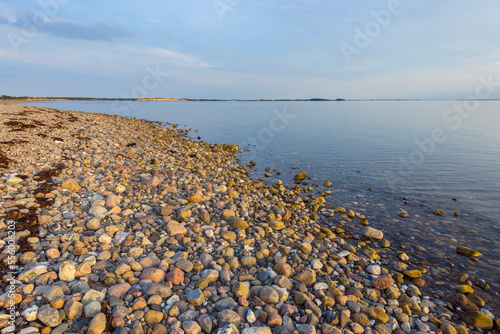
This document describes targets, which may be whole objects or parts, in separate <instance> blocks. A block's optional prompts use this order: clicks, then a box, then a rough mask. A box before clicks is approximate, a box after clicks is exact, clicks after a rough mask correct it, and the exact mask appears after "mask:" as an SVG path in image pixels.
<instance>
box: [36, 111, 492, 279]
mask: <svg viewBox="0 0 500 334" xmlns="http://www.w3.org/2000/svg"><path fill="white" fill-rule="evenodd" d="M453 104H458V105H459V106H461V105H462V104H463V102H461V101H449V102H445V101H420V102H419V101H401V102H396V101H387V102H370V101H366V102H350V101H346V102H133V104H132V105H130V106H127V105H126V104H125V103H123V102H121V103H117V102H55V103H49V104H47V103H43V104H33V105H35V106H40V107H49V108H56V109H63V110H78V111H86V112H93V113H106V114H121V115H123V114H124V111H126V112H125V114H126V116H131V117H136V118H142V119H148V120H154V121H165V122H171V123H178V124H180V126H181V127H184V128H192V129H197V130H198V132H194V131H193V132H191V136H192V137H193V138H194V139H196V137H198V136H200V137H201V139H202V140H205V141H208V142H218V143H231V144H236V145H242V146H245V145H246V146H245V147H250V148H251V152H246V153H244V154H243V155H242V156H241V159H242V162H243V163H245V164H246V163H247V162H248V161H250V160H255V161H257V165H256V168H257V169H258V170H257V171H256V172H255V175H254V177H256V178H257V177H259V178H262V177H263V176H264V173H265V171H264V168H265V167H271V169H277V170H279V171H280V172H281V176H279V177H276V179H277V178H279V179H281V180H283V181H284V182H285V183H287V182H291V181H292V178H293V175H295V174H296V173H297V172H298V171H297V170H295V169H292V168H293V167H296V166H299V167H300V171H304V172H308V173H309V175H310V176H311V177H312V180H311V181H309V182H310V184H312V183H316V184H319V185H322V184H323V183H324V182H326V181H332V182H333V184H334V185H333V187H332V188H331V189H330V190H332V191H333V192H334V195H333V196H331V197H330V200H329V204H330V205H343V206H345V207H346V208H348V209H354V210H357V211H359V212H364V213H365V214H366V215H367V217H368V219H369V220H370V221H371V222H373V225H374V226H375V227H378V228H381V229H382V230H384V231H385V232H386V234H387V235H388V237H389V238H390V240H393V241H394V243H395V244H404V243H406V242H408V241H411V240H414V241H413V242H414V243H415V244H421V245H423V246H424V247H427V248H429V249H432V250H433V251H435V252H436V254H437V255H436V259H438V258H439V256H442V255H443V253H444V255H446V256H451V257H452V258H455V259H456V256H455V255H454V249H455V248H456V246H457V245H467V246H470V247H473V248H476V249H477V250H479V251H481V252H483V254H485V256H484V257H483V259H485V261H480V262H479V263H478V264H477V268H476V269H477V270H479V271H485V272H488V274H487V275H489V277H490V279H491V280H492V281H496V284H498V283H500V280H499V277H498V267H496V269H492V268H495V266H494V265H492V264H489V263H488V262H487V261H486V260H487V259H499V258H500V243H499V240H500V224H499V221H500V191H499V189H500V101H483V102H480V103H479V106H478V108H476V109H474V110H472V111H471V112H470V113H469V116H468V117H466V115H465V114H463V115H460V114H458V113H449V111H448V109H450V108H451V107H452V106H453ZM117 109H120V110H121V111H120V112H117ZM278 115H281V116H278ZM284 115H288V116H284ZM433 133H434V139H433ZM252 138H253V139H252ZM250 142H251V143H253V144H256V145H257V146H256V147H253V146H247V145H248V143H250ZM417 142H419V143H422V142H425V143H426V144H425V145H424V146H422V148H420V147H421V146H419V145H418V144H417ZM362 183H364V184H362ZM291 185H293V183H291ZM368 188H372V190H373V191H369V190H368ZM318 190H325V189H324V188H322V187H320V188H318ZM404 197H406V198H408V202H409V205H405V204H404V203H403V198H404ZM453 198H455V199H457V201H453V200H452V199H453ZM401 209H405V210H407V211H408V213H409V214H410V217H409V218H407V219H401V218H400V217H399V213H400V212H401ZM436 209H440V210H442V211H444V212H446V213H447V216H446V217H437V216H434V215H433V214H432V213H431V211H433V210H436ZM455 211H457V212H459V213H460V217H458V218H455V217H453V212H455ZM443 221H444V222H443ZM436 240H442V241H445V243H446V245H445V246H443V245H442V244H441V243H439V242H437V243H436ZM426 256H431V255H429V254H426ZM494 283H495V282H494Z"/></svg>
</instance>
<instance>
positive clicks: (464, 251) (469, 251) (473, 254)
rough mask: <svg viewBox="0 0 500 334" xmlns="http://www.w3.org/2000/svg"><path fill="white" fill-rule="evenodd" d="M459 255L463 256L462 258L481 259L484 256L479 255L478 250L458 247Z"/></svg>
mask: <svg viewBox="0 0 500 334" xmlns="http://www.w3.org/2000/svg"><path fill="white" fill-rule="evenodd" d="M457 254H458V255H462V256H467V257H480V256H482V255H483V254H481V253H479V252H478V251H476V250H473V249H472V248H468V247H465V246H458V247H457Z"/></svg>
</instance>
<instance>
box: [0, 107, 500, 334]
mask: <svg viewBox="0 0 500 334" xmlns="http://www.w3.org/2000/svg"><path fill="white" fill-rule="evenodd" d="M0 120H1V121H0V174H1V175H0V251H1V253H0V277H1V278H2V281H1V284H0V289H1V290H0V309H1V310H0V332H1V333H8V332H12V333H23V334H28V333H47V334H49V333H93V334H98V333H133V334H141V333H155V334H160V333H175V334H183V333H186V334H199V333H206V334H210V333H217V334H226V333H227V334H239V333H242V334H271V333H273V334H316V333H323V334H342V333H343V334H362V333H367V334H371V333H380V334H386V333H394V334H405V333H406V334H409V333H436V334H440V333H444V334H465V333H495V332H499V331H500V318H499V317H500V310H498V309H497V305H499V300H498V299H499V298H500V297H499V296H498V294H497V293H492V292H491V289H490V285H489V284H488V282H487V281H486V280H484V279H482V278H481V277H473V276H470V275H468V274H467V273H465V272H462V273H460V272H457V273H456V274H455V275H454V277H453V281H447V282H446V284H447V286H446V287H445V288H444V287H443V286H442V285H439V286H437V285H434V284H427V283H426V282H429V281H431V282H433V281H434V280H432V279H431V280H429V279H428V277H430V276H431V275H432V271H430V270H429V268H426V267H425V266H422V265H421V264H420V262H419V263H415V262H414V261H413V259H412V258H411V254H410V255H409V254H407V253H405V252H404V249H396V248H394V247H392V246H391V240H388V239H387V238H385V237H384V233H383V232H382V231H381V230H380V229H378V228H377V222H376V221H370V222H368V220H367V219H366V217H365V215H364V214H362V213H359V212H355V211H353V210H352V208H344V207H335V208H332V209H328V210H326V208H325V198H324V197H326V196H329V195H331V193H329V192H328V191H326V192H324V194H320V195H319V196H318V195H314V194H313V193H312V191H311V190H312V189H311V187H307V186H304V185H303V183H302V181H304V180H305V179H306V178H307V173H306V171H304V172H300V173H297V175H296V176H295V181H296V185H295V186H294V187H288V188H287V187H285V186H284V184H283V183H282V182H281V181H279V180H278V181H277V182H275V181H273V183H272V184H269V182H266V180H265V179H259V178H256V177H254V176H253V175H252V174H253V166H252V165H251V164H249V165H247V166H244V165H242V164H241V163H240V162H239V160H238V153H239V152H240V149H239V148H238V147H237V146H235V145H230V144H214V143H207V142H204V141H192V140H190V139H189V137H188V131H187V130H183V129H179V128H177V126H176V125H175V124H169V123H160V122H150V121H143V120H137V119H132V118H124V117H118V116H110V115H102V114H89V113H82V112H73V111H60V110H55V109H49V108H35V107H27V106H22V105H8V104H0ZM329 186H331V183H330V184H329V185H328V184H325V187H327V188H328V187H329ZM325 212H327V214H328V216H330V217H333V216H335V217H336V218H337V219H336V221H338V222H339V223H337V224H326V223H325V222H324V221H323V220H322V219H321V217H322V216H324V214H325ZM456 252H457V254H459V255H460V256H461V257H463V259H464V261H482V259H481V256H482V254H481V253H479V252H478V251H476V250H474V249H470V248H467V247H463V246H459V247H457V250H456ZM493 260H494V259H493Z"/></svg>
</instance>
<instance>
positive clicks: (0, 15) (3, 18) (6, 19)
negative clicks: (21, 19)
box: [0, 4, 17, 24]
mask: <svg viewBox="0 0 500 334" xmlns="http://www.w3.org/2000/svg"><path fill="white" fill-rule="evenodd" d="M16 21H17V17H16V15H14V13H12V12H11V11H10V10H9V9H8V8H7V7H5V6H2V5H1V4H0V24H7V23H14V22H16Z"/></svg>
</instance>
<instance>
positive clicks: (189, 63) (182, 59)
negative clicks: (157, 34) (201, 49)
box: [148, 48, 214, 68]
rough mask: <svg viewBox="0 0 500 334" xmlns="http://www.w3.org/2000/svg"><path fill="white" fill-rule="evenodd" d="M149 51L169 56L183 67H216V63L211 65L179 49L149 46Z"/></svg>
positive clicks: (151, 53) (165, 56)
mask: <svg viewBox="0 0 500 334" xmlns="http://www.w3.org/2000/svg"><path fill="white" fill-rule="evenodd" d="M148 53H149V54H150V55H154V56H159V57H162V58H167V59H169V60H171V61H173V62H175V63H176V64H177V65H180V66H183V67H202V68H206V67H214V65H210V64H209V63H207V62H206V61H202V60H199V59H198V58H196V57H193V56H189V55H186V54H184V53H181V52H177V51H171V50H165V49H162V48H149V49H148Z"/></svg>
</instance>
